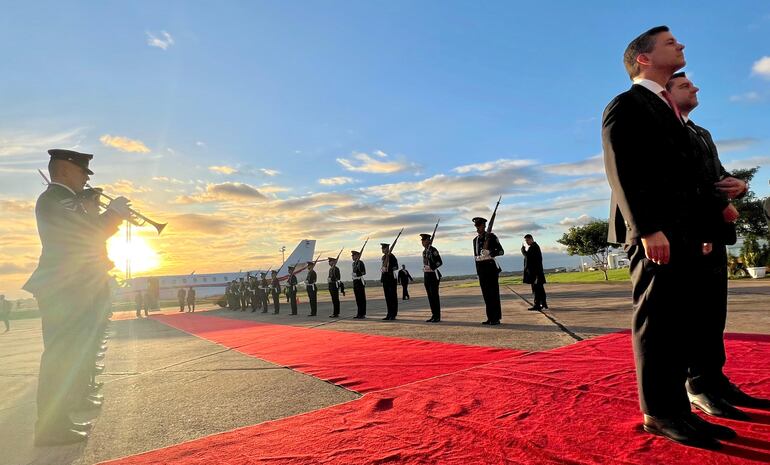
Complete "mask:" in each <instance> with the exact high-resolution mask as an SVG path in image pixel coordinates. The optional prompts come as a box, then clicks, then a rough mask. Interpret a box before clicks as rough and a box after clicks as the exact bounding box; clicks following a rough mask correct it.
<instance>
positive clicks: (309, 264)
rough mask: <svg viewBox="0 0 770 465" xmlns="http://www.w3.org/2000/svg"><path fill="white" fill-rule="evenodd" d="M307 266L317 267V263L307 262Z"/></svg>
mask: <svg viewBox="0 0 770 465" xmlns="http://www.w3.org/2000/svg"><path fill="white" fill-rule="evenodd" d="M307 266H315V262H307Z"/></svg>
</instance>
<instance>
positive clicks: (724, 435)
mask: <svg viewBox="0 0 770 465" xmlns="http://www.w3.org/2000/svg"><path fill="white" fill-rule="evenodd" d="M685 421H686V422H687V423H689V425H690V426H692V427H693V428H695V429H696V430H698V431H700V432H701V433H705V434H708V435H709V436H711V437H713V438H715V439H734V438H735V437H736V436H738V434H737V433H736V432H735V430H734V429H732V428H728V427H727V426H722V425H717V424H714V423H710V422H708V421H706V420H704V419H703V418H701V417H699V416H698V415H696V414H694V413H692V412H691V413H690V414H689V415H687V416H686V417H685Z"/></svg>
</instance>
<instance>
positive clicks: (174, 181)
mask: <svg viewBox="0 0 770 465" xmlns="http://www.w3.org/2000/svg"><path fill="white" fill-rule="evenodd" d="M152 180H153V181H158V182H167V183H169V184H185V182H184V181H181V180H179V179H176V178H169V177H168V176H153V177H152Z"/></svg>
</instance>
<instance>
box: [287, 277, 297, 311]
mask: <svg viewBox="0 0 770 465" xmlns="http://www.w3.org/2000/svg"><path fill="white" fill-rule="evenodd" d="M297 284H298V282H297V277H296V276H294V267H293V266H290V267H289V279H288V280H287V283H286V296H287V297H288V298H289V305H291V314H292V315H296V314H297Z"/></svg>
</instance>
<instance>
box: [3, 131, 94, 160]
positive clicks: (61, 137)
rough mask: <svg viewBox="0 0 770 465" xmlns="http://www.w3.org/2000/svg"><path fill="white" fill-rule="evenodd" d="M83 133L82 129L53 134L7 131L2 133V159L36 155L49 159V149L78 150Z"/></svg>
mask: <svg viewBox="0 0 770 465" xmlns="http://www.w3.org/2000/svg"><path fill="white" fill-rule="evenodd" d="M81 133H82V130H81V129H71V130H69V131H62V132H56V133H52V134H39V133H29V132H24V131H22V130H5V131H2V132H0V157H12V156H24V155H34V156H37V157H45V158H46V159H47V158H48V153H47V151H48V149H51V148H63V149H76V148H77V146H78V144H79V143H80V142H81V141H82V139H83V136H82V134H81Z"/></svg>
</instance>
